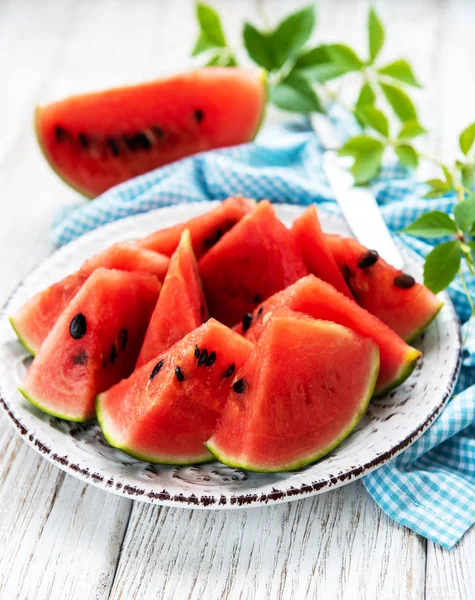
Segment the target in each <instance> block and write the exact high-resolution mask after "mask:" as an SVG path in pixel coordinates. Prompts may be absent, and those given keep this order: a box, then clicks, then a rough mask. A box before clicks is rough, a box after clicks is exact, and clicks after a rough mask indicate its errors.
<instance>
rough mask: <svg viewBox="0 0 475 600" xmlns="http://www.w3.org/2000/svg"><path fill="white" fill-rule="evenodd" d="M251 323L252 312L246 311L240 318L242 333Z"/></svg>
mask: <svg viewBox="0 0 475 600" xmlns="http://www.w3.org/2000/svg"><path fill="white" fill-rule="evenodd" d="M251 324H252V313H246V314H245V315H244V316H243V318H242V330H243V332H244V333H246V331H247V330H248V329H249V327H250V326H251Z"/></svg>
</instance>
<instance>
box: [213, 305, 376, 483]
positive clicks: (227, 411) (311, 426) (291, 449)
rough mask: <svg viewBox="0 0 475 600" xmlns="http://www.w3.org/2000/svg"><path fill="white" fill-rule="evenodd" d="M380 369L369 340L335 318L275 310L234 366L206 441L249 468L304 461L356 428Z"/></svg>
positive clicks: (279, 467) (230, 461)
mask: <svg viewBox="0 0 475 600" xmlns="http://www.w3.org/2000/svg"><path fill="white" fill-rule="evenodd" d="M378 369H379V358H378V347H377V345H376V344H375V343H374V342H373V341H372V340H370V339H368V338H364V337H362V336H360V335H357V334H356V333H354V332H353V331H351V330H350V329H347V328H346V327H342V326H341V325H336V324H335V323H330V322H328V321H317V320H314V319H310V318H309V317H305V316H300V315H297V314H295V313H291V312H290V311H286V312H284V313H282V312H279V311H278V312H276V313H274V315H273V316H272V318H271V319H270V320H269V322H268V324H267V326H266V328H265V329H264V331H263V334H262V336H261V338H260V340H259V342H258V344H257V346H256V347H255V349H254V350H253V351H252V353H251V354H250V356H249V358H248V360H247V361H246V362H245V364H244V366H243V367H242V368H241V369H240V370H239V371H238V372H237V374H236V376H235V378H234V382H233V387H232V390H231V392H230V395H229V400H228V402H227V404H226V406H225V408H224V411H223V414H222V417H221V419H220V422H219V424H218V427H217V429H216V431H215V433H214V435H213V436H212V437H211V439H210V440H208V442H207V443H206V446H207V448H208V449H209V450H210V451H211V452H212V453H213V454H214V455H215V456H216V458H217V459H218V460H220V461H221V462H223V463H224V464H227V465H230V466H233V467H240V468H244V469H247V470H249V471H259V472H276V471H291V470H294V469H298V468H300V467H303V466H305V465H307V464H309V463H311V462H314V461H315V460H317V459H319V458H320V457H322V456H324V455H325V454H328V452H330V451H331V450H333V448H335V447H336V446H337V445H338V444H339V443H340V442H341V441H342V440H344V439H345V438H346V437H347V436H348V435H349V433H350V432H351V431H352V430H353V428H354V427H355V426H356V424H357V423H358V421H359V420H360V419H361V417H362V416H363V414H364V412H365V410H366V407H367V406H368V402H369V400H370V398H371V396H372V394H373V389H374V384H375V382H376V378H377V376H378ZM349 374H351V376H350V377H349Z"/></svg>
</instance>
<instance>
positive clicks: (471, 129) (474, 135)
mask: <svg viewBox="0 0 475 600" xmlns="http://www.w3.org/2000/svg"><path fill="white" fill-rule="evenodd" d="M474 140H475V123H472V124H471V125H469V126H468V127H466V128H465V129H464V130H463V131H462V133H461V134H460V137H459V144H460V150H462V152H463V153H464V154H465V156H466V155H467V154H468V153H469V152H470V150H471V148H472V146H473V142H474Z"/></svg>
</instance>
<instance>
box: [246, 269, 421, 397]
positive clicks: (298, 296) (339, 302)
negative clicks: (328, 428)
mask: <svg viewBox="0 0 475 600" xmlns="http://www.w3.org/2000/svg"><path fill="white" fill-rule="evenodd" d="M282 307H286V308H289V309H291V310H294V311H298V312H301V313H304V314H306V315H309V316H311V317H313V318H314V319H323V320H325V321H333V322H334V323H339V324H340V325H343V326H345V327H348V328H349V329H352V330H353V331H355V332H356V333H358V334H359V335H362V336H364V337H367V338H369V339H371V340H373V341H374V342H376V344H377V345H378V347H379V357H380V362H381V366H380V371H379V377H378V381H377V383H376V388H375V394H377V395H382V394H384V393H386V392H387V391H389V390H390V389H392V388H394V387H396V386H398V385H399V384H401V383H402V382H403V381H404V380H405V379H407V378H408V377H409V375H410V374H411V373H412V371H413V370H414V368H415V366H416V362H417V360H418V359H419V358H420V356H421V353H420V352H419V350H416V349H415V348H411V346H408V345H407V344H406V343H405V342H404V341H403V340H402V339H401V338H400V337H399V336H398V335H397V334H396V333H394V331H392V330H391V329H390V328H389V327H388V326H387V325H385V324H384V323H383V322H381V321H380V320H379V319H377V318H376V317H375V316H374V315H372V314H370V313H369V312H367V311H366V310H364V309H363V308H361V307H360V306H358V304H356V302H354V301H353V300H350V299H349V298H347V297H346V296H344V295H343V294H340V292H337V291H336V290H335V288H334V287H332V286H331V285H329V284H328V283H325V282H324V281H322V280H321V279H317V278H316V277H315V276H314V275H308V276H307V277H304V278H302V279H301V280H300V281H297V283H295V284H294V285H291V286H289V287H288V288H287V289H285V290H283V291H282V292H279V293H278V294H275V295H274V296H272V297H271V298H269V299H268V300H266V301H265V302H263V303H262V304H261V306H259V307H258V308H256V310H255V311H254V313H253V315H252V318H250V319H249V322H248V329H247V331H246V332H243V328H242V325H241V324H239V325H237V326H236V327H235V330H236V331H238V332H239V333H245V335H246V337H247V338H248V339H249V340H251V341H252V342H254V343H256V342H257V341H258V340H259V338H260V337H261V335H262V332H263V331H264V328H265V324H266V323H267V320H268V319H269V318H270V316H271V315H272V313H273V312H274V311H276V310H277V309H279V308H282Z"/></svg>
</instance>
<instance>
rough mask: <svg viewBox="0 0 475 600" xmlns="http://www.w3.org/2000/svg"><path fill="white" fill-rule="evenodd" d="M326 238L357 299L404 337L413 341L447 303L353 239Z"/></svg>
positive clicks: (361, 304) (340, 237) (408, 340)
mask: <svg viewBox="0 0 475 600" xmlns="http://www.w3.org/2000/svg"><path fill="white" fill-rule="evenodd" d="M326 240H327V244H328V247H329V248H330V250H331V252H332V254H333V257H334V258H335V260H336V262H337V264H338V266H339V268H340V270H341V272H342V273H343V275H344V276H345V278H346V281H347V283H348V285H349V286H350V287H351V290H352V292H353V295H354V298H355V300H356V302H358V304H359V305H360V306H362V307H363V308H365V309H366V310H367V311H369V312H370V313H371V314H373V315H376V316H377V317H378V319H380V320H381V321H382V322H383V323H386V325H388V327H390V328H391V329H392V330H393V331H395V332H396V333H397V334H398V335H400V336H401V337H402V339H403V340H406V341H407V342H410V341H412V340H413V339H415V338H416V337H417V336H418V335H419V334H420V333H422V332H423V331H424V330H425V329H426V328H427V327H428V326H429V325H430V323H432V321H433V320H434V319H435V318H436V316H437V315H438V313H439V311H440V309H441V308H442V306H443V304H444V303H443V302H442V301H441V300H440V299H439V298H437V296H435V294H433V293H432V292H431V291H430V290H429V289H428V288H426V287H425V286H424V285H422V284H420V283H417V281H416V280H415V279H414V278H413V277H411V276H410V275H407V274H406V273H403V271H400V270H398V269H395V268H394V267H392V266H391V265H389V264H388V263H387V262H386V261H384V260H383V259H382V258H381V257H380V256H379V255H378V253H377V252H375V251H374V250H368V248H365V247H364V246H362V245H361V244H360V243H358V242H357V241H356V240H355V239H353V238H347V237H342V236H340V235H327V236H326Z"/></svg>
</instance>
